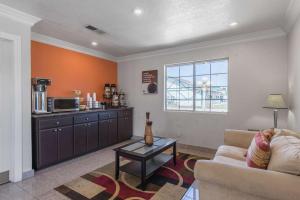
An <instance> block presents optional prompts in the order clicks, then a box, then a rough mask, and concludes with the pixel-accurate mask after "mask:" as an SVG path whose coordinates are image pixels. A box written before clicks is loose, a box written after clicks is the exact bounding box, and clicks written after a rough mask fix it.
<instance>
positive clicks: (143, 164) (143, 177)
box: [141, 160, 146, 190]
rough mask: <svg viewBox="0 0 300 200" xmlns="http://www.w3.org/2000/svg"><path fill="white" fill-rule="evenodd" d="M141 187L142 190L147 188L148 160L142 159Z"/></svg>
mask: <svg viewBox="0 0 300 200" xmlns="http://www.w3.org/2000/svg"><path fill="white" fill-rule="evenodd" d="M141 173H142V174H141V188H142V190H145V189H146V161H145V160H143V161H142V170H141Z"/></svg>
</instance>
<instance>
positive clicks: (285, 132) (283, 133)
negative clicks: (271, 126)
mask: <svg viewBox="0 0 300 200" xmlns="http://www.w3.org/2000/svg"><path fill="white" fill-rule="evenodd" d="M279 136H294V137H296V138H299V139H300V133H299V132H295V131H292V130H289V129H275V135H274V136H273V138H276V137H279Z"/></svg>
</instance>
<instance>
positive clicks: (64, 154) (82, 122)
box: [32, 107, 133, 170]
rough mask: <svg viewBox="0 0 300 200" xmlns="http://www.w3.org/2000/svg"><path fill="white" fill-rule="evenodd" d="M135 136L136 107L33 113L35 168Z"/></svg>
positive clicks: (41, 167) (44, 166)
mask: <svg viewBox="0 0 300 200" xmlns="http://www.w3.org/2000/svg"><path fill="white" fill-rule="evenodd" d="M132 135H133V108H132V107H122V108H111V109H105V110H103V109H93V110H85V111H77V112H63V113H47V114H33V115H32V149H33V152H32V153H33V167H34V169H35V170H39V169H43V168H46V167H48V166H51V165H54V164H57V163H60V162H63V161H65V160H69V159H72V158H76V157H78V156H81V155H84V154H87V153H90V152H93V151H97V150H99V149H103V148H105V147H108V146H111V145H115V144H117V143H119V142H123V141H126V140H128V139H130V138H131V137H132Z"/></svg>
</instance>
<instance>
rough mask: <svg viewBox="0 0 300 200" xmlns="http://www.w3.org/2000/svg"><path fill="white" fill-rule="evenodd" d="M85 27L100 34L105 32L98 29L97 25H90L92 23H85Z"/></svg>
mask: <svg viewBox="0 0 300 200" xmlns="http://www.w3.org/2000/svg"><path fill="white" fill-rule="evenodd" d="M85 28H86V29H88V30H90V31H93V32H96V33H98V34H101V35H102V34H105V33H106V32H105V31H102V30H100V29H98V28H97V27H95V26H92V25H86V26H85Z"/></svg>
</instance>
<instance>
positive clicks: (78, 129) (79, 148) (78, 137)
mask: <svg viewBox="0 0 300 200" xmlns="http://www.w3.org/2000/svg"><path fill="white" fill-rule="evenodd" d="M86 143H87V138H86V124H78V125H75V126H74V155H76V156H77V155H81V154H84V153H86V151H87V148H86Z"/></svg>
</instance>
